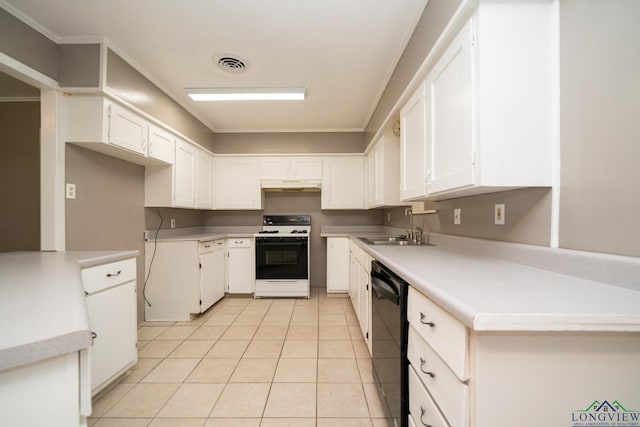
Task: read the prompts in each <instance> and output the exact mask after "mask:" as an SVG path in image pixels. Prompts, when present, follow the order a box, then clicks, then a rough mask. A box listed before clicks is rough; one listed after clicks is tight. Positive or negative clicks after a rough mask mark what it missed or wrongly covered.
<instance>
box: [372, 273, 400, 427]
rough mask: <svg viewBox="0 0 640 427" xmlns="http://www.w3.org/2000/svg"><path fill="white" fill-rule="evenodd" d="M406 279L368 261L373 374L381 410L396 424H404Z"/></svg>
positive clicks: (398, 425)
mask: <svg viewBox="0 0 640 427" xmlns="http://www.w3.org/2000/svg"><path fill="white" fill-rule="evenodd" d="M407 287H408V285H407V282H405V281H404V280H402V279H401V278H400V277H398V275H397V274H395V273H394V272H393V271H391V270H390V269H389V268H387V267H385V266H384V265H383V264H381V263H379V262H377V261H373V262H372V263H371V289H372V290H373V292H372V293H371V335H372V336H371V339H372V341H373V342H372V355H371V362H372V364H373V373H374V376H375V379H376V382H377V385H378V387H377V389H378V392H379V393H380V400H381V401H382V402H383V404H385V405H386V408H385V410H386V411H388V414H389V415H390V416H391V417H392V418H393V420H394V424H395V425H396V426H397V427H406V426H407V425H408V419H407V417H408V415H409V383H408V379H409V378H408V376H409V371H408V362H407V337H408V328H409V323H408V321H407V292H408V291H407V289H408V288H407Z"/></svg>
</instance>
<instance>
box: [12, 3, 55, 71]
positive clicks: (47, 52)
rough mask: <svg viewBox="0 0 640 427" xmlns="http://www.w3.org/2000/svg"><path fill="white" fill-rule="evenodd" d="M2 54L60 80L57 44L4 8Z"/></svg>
mask: <svg viewBox="0 0 640 427" xmlns="http://www.w3.org/2000/svg"><path fill="white" fill-rule="evenodd" d="M0 52H2V53H4V54H6V55H8V56H10V57H12V58H13V59H15V60H17V61H20V62H22V63H23V64H25V65H28V66H29V67H31V68H33V69H34V70H37V71H39V72H41V73H42V74H44V75H46V76H48V77H51V78H52V79H54V80H57V79H58V48H57V46H56V44H55V43H54V42H53V41H51V40H49V39H48V38H46V37H45V36H43V35H42V34H40V33H39V32H37V31H36V30H34V29H33V28H31V27H30V26H28V25H27V24H25V23H24V22H22V21H20V20H19V19H17V18H16V17H14V16H13V15H11V14H10V13H9V12H7V11H6V10H4V9H2V8H0Z"/></svg>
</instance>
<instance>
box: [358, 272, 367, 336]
mask: <svg viewBox="0 0 640 427" xmlns="http://www.w3.org/2000/svg"><path fill="white" fill-rule="evenodd" d="M358 292H359V298H358V321H359V322H360V330H361V331H362V336H363V338H364V340H365V341H366V342H369V272H368V271H367V270H365V269H364V267H363V266H361V265H360V264H358Z"/></svg>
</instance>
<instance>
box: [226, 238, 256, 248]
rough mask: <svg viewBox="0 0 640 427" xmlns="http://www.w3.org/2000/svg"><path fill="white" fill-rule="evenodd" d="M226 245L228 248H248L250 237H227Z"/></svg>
mask: <svg viewBox="0 0 640 427" xmlns="http://www.w3.org/2000/svg"><path fill="white" fill-rule="evenodd" d="M227 245H228V247H230V248H250V247H251V239H250V238H249V237H247V238H239V239H228V240H227Z"/></svg>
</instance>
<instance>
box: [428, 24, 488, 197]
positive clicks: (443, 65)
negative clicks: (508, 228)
mask: <svg viewBox="0 0 640 427" xmlns="http://www.w3.org/2000/svg"><path fill="white" fill-rule="evenodd" d="M472 64H473V45H472V27H471V21H469V23H468V24H467V25H466V26H465V27H464V28H463V29H462V31H461V32H460V34H458V36H456V38H455V39H454V40H453V42H452V43H451V45H449V47H448V48H447V50H446V51H445V52H444V54H443V55H442V57H441V58H440V60H439V61H438V62H437V63H436V65H435V66H434V68H433V70H432V71H431V73H430V74H429V76H428V77H427V93H428V94H429V96H428V99H429V100H430V103H429V105H428V107H427V117H431V126H430V127H429V135H428V137H427V139H426V140H427V192H428V194H433V193H437V192H440V191H445V190H451V189H455V188H459V187H464V186H469V185H473V184H474V171H475V152H476V149H475V138H474V132H473V124H472V111H473V105H474V99H473V98H474V97H473V84H472V80H473V67H472Z"/></svg>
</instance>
